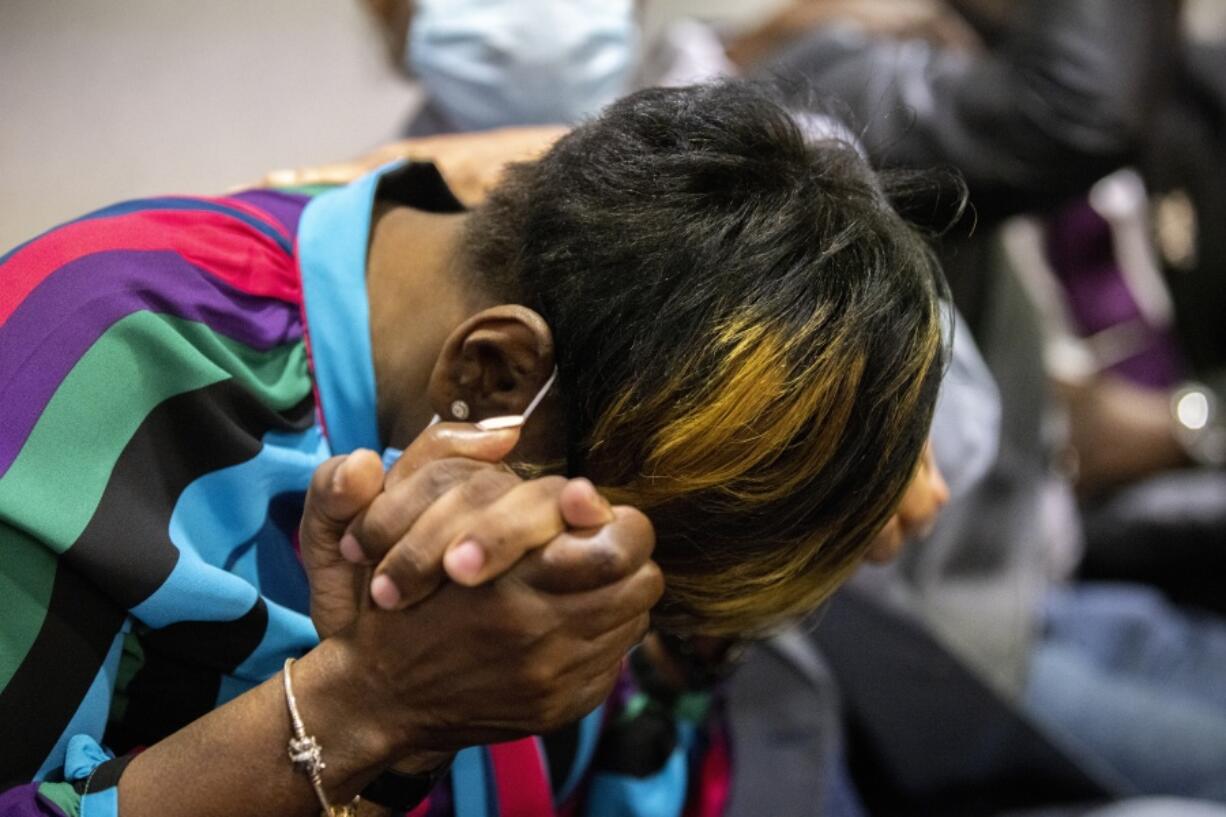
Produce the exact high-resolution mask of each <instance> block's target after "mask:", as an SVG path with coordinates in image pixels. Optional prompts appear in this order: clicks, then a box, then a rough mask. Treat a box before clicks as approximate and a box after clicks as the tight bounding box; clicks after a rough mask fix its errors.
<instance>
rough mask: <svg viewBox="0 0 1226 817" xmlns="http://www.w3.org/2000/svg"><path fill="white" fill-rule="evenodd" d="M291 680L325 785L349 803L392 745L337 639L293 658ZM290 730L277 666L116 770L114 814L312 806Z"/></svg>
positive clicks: (274, 814) (277, 816)
mask: <svg viewBox="0 0 1226 817" xmlns="http://www.w3.org/2000/svg"><path fill="white" fill-rule="evenodd" d="M293 683H294V689H295V692H296V697H297V699H298V703H299V709H300V712H301V715H302V719H303V721H304V723H305V725H306V730H307V733H308V734H311V735H314V736H315V738H316V739H317V740H318V741H319V744H320V746H321V747H322V750H323V757H324V761H325V763H326V768H325V769H324V770H323V773H322V779H323V786H324V790H325V792H326V793H327V795H328V797H329V800H330V801H332V802H333V803H335V804H344V803H347V802H349V801H350V800H351V799H352V798H353V797H354V796H355V795H356V794H357V793H358V792H359V791H361V789H362V788H363V787H364V786H365V785H366V784H367V783H369V782H370V781H371V780H373V779H374V777H375V776H376V775H378V773H379V772H380V771H381V769H382V768H383V766H384V765H386V763H387V759H388V758H389V757H390V756H392V753H393V752H395V751H397V749H396V748H394V747H393V741H392V740H391V739H390V738H389V737H388V736H387V735H386V734H382V733H381V732H382V730H380V729H379V728H378V727H377V726H375V725H373V724H375V719H374V718H372V717H371V714H370V713H369V712H368V711H365V710H367V707H366V706H365V705H364V704H363V701H362V697H363V696H362V694H361V692H362V691H361V689H360V687H359V684H358V682H357V679H350V678H349V677H348V676H347V667H346V661H345V656H344V652H343V650H341V649H338V648H337V647H336V645H335V644H332V643H331V642H325V643H324V644H323V645H321V646H320V647H318V648H316V649H315V650H313V651H312V652H311V653H309V654H308V655H307V656H305V657H304V658H302V659H301V660H300V661H298V662H297V663H295V664H294V667H293ZM291 734H292V727H291V723H290V717H289V714H288V708H287V705H286V700H285V694H284V692H283V687H282V678H281V675H280V673H278V674H277V675H276V676H275V677H273V678H271V679H269V680H268V681H266V682H264V683H263V684H261V685H260V686H259V687H257V688H255V689H253V690H251V691H250V692H248V693H246V694H244V695H241V696H239V697H238V698H236V699H235V700H233V701H231V702H230V703H228V704H226V705H225V706H222V707H220V708H218V709H216V710H214V711H213V712H211V713H210V714H208V715H206V716H205V717H203V718H201V719H200V720H198V721H196V722H194V723H192V724H190V725H189V726H187V727H186V728H184V729H182V730H180V731H178V732H176V733H175V734H173V735H171V736H170V737H168V738H166V739H164V740H162V741H159V742H158V743H156V744H154V745H153V746H151V747H149V748H148V749H147V750H145V751H144V752H142V753H141V754H140V755H138V756H137V757H136V758H135V759H134V760H133V761H132V763H131V764H130V765H129V766H128V768H127V769H126V771H125V772H124V774H123V777H122V778H121V779H120V783H119V805H120V813H121V814H123V815H124V817H144V815H159V816H160V817H167V816H168V815H183V816H184V817H187V816H188V815H191V816H192V817H197V816H199V817H205V815H219V817H220V815H232V814H261V815H268V817H291V815H293V816H294V817H297V816H298V815H301V816H302V817H307V815H316V814H318V813H319V810H320V809H319V802H318V800H317V799H316V796H315V792H314V790H313V789H312V787H311V782H310V780H309V778H308V777H307V776H306V775H304V774H302V773H301V772H299V771H297V770H296V769H295V768H294V767H293V766H292V765H291V763H290V761H289V758H288V756H287V751H286V747H287V744H288V741H289V738H290V736H291ZM363 813H365V812H363Z"/></svg>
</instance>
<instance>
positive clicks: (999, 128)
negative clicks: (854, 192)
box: [764, 0, 1176, 217]
mask: <svg viewBox="0 0 1226 817" xmlns="http://www.w3.org/2000/svg"><path fill="white" fill-rule="evenodd" d="M1025 6H1026V10H1025V11H1024V12H1021V14H1022V20H1021V21H1020V22H1019V23H1018V24H1017V25H1016V26H1015V27H1014V28H1013V29H1012V30H1011V31H1010V32H1009V34H1008V36H1007V37H1006V38H1005V39H1004V40H1002V41H1001V42H1000V43H999V45H998V47H996V48H994V49H992V50H991V51H990V52H988V53H986V54H982V55H980V54H974V53H968V52H955V51H951V50H946V49H942V48H940V47H938V46H934V45H932V44H930V43H927V42H923V41H919V40H901V41H891V40H884V39H874V38H870V37H868V36H866V35H863V34H861V33H860V32H858V31H857V30H854V29H851V28H847V27H828V28H825V29H822V30H820V31H818V32H816V33H815V34H813V35H810V37H808V38H807V39H805V40H804V41H801V42H800V43H797V44H796V45H794V46H793V47H791V48H789V49H786V50H785V51H784V52H783V53H782V54H781V55H780V56H779V57H777V58H776V59H775V60H773V61H772V62H771V63H769V64H768V65H766V66H765V69H764V73H766V74H767V75H769V76H772V77H777V78H782V79H783V81H784V83H785V88H790V87H793V86H795V84H796V81H797V80H801V81H803V90H801V91H800V93H803V94H804V95H805V96H811V94H812V93H814V92H815V93H817V94H818V95H820V96H821V97H827V96H829V97H831V98H833V99H835V100H838V101H837V102H836V103H834V104H835V105H836V106H845V108H846V109H847V110H846V113H847V114H850V119H851V120H852V122H853V123H854V125H855V126H856V128H858V129H859V130H860V132H861V133H862V139H863V142H864V143H865V145H866V146H867V148H868V150H869V152H870V153H871V154H872V157H873V159H874V161H875V162H877V163H878V164H881V165H883V166H890V167H904V168H928V167H934V166H949V167H954V168H956V169H958V170H959V171H961V173H962V174H963V175H964V176H965V178H966V180H967V183H968V185H969V187H970V190H971V194H972V201H973V202H974V203H975V205H976V207H977V208H978V210H979V211H980V215H981V216H984V215H986V216H989V217H1001V216H1006V215H1010V214H1013V213H1017V212H1022V211H1025V210H1029V209H1034V208H1035V207H1036V206H1038V205H1040V204H1042V203H1044V202H1051V201H1055V200H1058V199H1059V198H1061V197H1063V196H1065V195H1068V194H1069V193H1071V192H1075V191H1077V190H1079V189H1084V188H1085V187H1086V186H1088V185H1089V184H1090V183H1092V182H1093V181H1095V180H1096V179H1098V178H1100V177H1101V176H1102V175H1105V173H1107V172H1109V171H1111V170H1113V169H1115V168H1117V167H1118V166H1119V165H1120V164H1121V163H1124V162H1127V161H1128V160H1129V159H1130V158H1131V157H1132V155H1133V154H1134V153H1135V151H1136V149H1137V148H1138V147H1139V146H1140V142H1141V139H1142V136H1143V135H1144V133H1145V131H1146V130H1147V128H1148V125H1149V121H1150V118H1151V116H1152V114H1153V110H1154V108H1155V106H1156V104H1157V102H1158V101H1160V99H1161V97H1162V95H1163V92H1164V89H1165V87H1166V84H1167V80H1168V78H1169V76H1170V74H1171V71H1172V67H1171V63H1172V62H1173V55H1174V52H1175V35H1176V21H1175V4H1172V3H1170V2H1168V1H1167V0H1138V1H1137V2H1135V3H1127V4H1120V3H1117V2H1114V0H1034V2H1030V3H1027V4H1025ZM804 101H807V100H802V102H804Z"/></svg>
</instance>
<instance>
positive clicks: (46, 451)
mask: <svg viewBox="0 0 1226 817" xmlns="http://www.w3.org/2000/svg"><path fill="white" fill-rule="evenodd" d="M230 377H233V378H234V379H235V380H236V381H238V383H239V384H241V385H242V386H243V387H245V388H246V389H248V390H249V391H250V392H251V393H252V394H253V395H254V396H255V397H256V398H257V399H258V400H260V401H261V402H262V403H264V404H265V405H267V406H268V407H269V408H271V409H273V410H275V411H284V410H286V409H289V408H291V407H292V406H294V405H296V404H297V403H299V402H300V401H302V400H303V399H304V398H305V397H306V396H307V395H309V394H310V393H311V381H310V378H309V375H308V372H307V358H306V348H305V346H304V345H303V344H302V343H301V342H295V343H290V344H285V345H282V346H277V347H274V348H272V349H270V350H267V351H263V352H260V351H256V350H254V349H251V348H250V347H248V346H245V345H243V344H241V343H239V342H237V341H235V340H232V339H230V338H227V337H225V336H223V335H219V334H217V333H215V332H213V331H212V330H211V329H209V328H208V327H207V326H205V325H204V324H202V323H198V322H196V321H191V320H186V319H183V318H176V317H172V316H167V315H158V314H154V313H152V312H137V313H134V314H132V315H129V316H128V317H126V318H124V319H122V320H120V321H118V322H116V323H115V325H113V326H112V327H111V328H110V329H108V330H107V331H106V332H105V333H104V334H103V335H102V336H101V337H100V338H99V339H98V340H97V341H96V342H95V343H94V345H93V346H91V347H90V349H89V351H88V352H86V353H85V354H84V355H82V356H81V359H80V360H79V361H77V364H76V365H75V366H74V367H73V369H72V371H71V372H70V373H69V374H68V376H67V377H66V378H64V381H63V382H62V383H61V384H60V387H59V388H58V389H57V390H56V392H55V395H54V397H52V399H51V401H50V402H49V403H48V404H47V408H46V409H45V410H44V411H43V413H42V415H41V416H40V417H39V420H38V423H37V424H36V425H35V427H34V429H33V431H32V432H31V434H30V436H29V438H28V439H27V440H26V443H25V445H24V447H23V448H22V450H21V453H20V455H19V456H18V457H17V459H16V460H15V461H14V462H13V465H12V467H11V468H9V470H8V473H6V474H5V475H4V477H3V478H0V522H8V523H9V524H12V525H13V526H15V527H17V528H19V529H22V530H24V531H25V532H27V533H29V534H31V535H33V536H34V537H36V538H38V539H40V540H42V541H43V542H44V543H45V544H46V545H48V546H49V547H50V548H52V550H54V551H55V552H56V553H63V552H64V551H65V550H67V549H68V548H69V547H71V546H72V543H73V542H75V541H76V539H77V537H78V536H79V535H80V534H81V531H82V530H84V529H85V526H86V524H88V522H89V520H90V517H91V516H92V515H93V513H94V510H95V509H96V507H97V505H98V502H99V500H100V499H101V498H102V494H103V491H104V490H105V488H106V484H107V481H108V479H109V478H110V474H111V470H112V469H113V468H114V466H115V462H116V460H117V459H118V458H119V456H120V454H121V453H122V452H123V449H124V446H125V445H127V443H128V441H129V440H130V439H131V438H132V435H133V434H134V433H135V432H136V430H137V429H138V428H139V427H140V424H141V422H142V421H143V420H144V419H145V416H146V415H148V414H149V412H151V411H152V410H153V409H154V408H155V407H156V406H157V405H158V404H160V403H161V402H162V401H164V400H166V399H168V398H170V397H173V396H175V395H176V394H182V393H184V392H187V391H191V390H193V389H199V388H203V387H205V386H209V385H212V384H213V383H217V382H220V381H222V380H225V379H227V378H230ZM191 433H192V429H190V428H185V429H183V434H184V437H185V439H190V436H191Z"/></svg>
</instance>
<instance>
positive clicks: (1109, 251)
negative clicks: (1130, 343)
mask: <svg viewBox="0 0 1226 817" xmlns="http://www.w3.org/2000/svg"><path fill="white" fill-rule="evenodd" d="M1047 255H1048V259H1049V260H1050V262H1051V266H1052V269H1053V270H1054V271H1055V273H1056V277H1057V278H1058V279H1059V280H1060V283H1061V285H1062V286H1063V287H1064V292H1065V295H1066V296H1067V298H1068V307H1069V311H1070V312H1071V313H1072V316H1073V320H1074V321H1075V322H1076V324H1077V326H1076V329H1077V331H1078V332H1079V333H1080V335H1081V336H1082V337H1089V336H1091V335H1095V334H1097V333H1099V332H1102V331H1104V330H1106V329H1110V328H1111V327H1113V326H1118V325H1121V324H1128V323H1131V324H1135V325H1137V326H1139V327H1143V328H1144V335H1143V340H1144V342H1143V343H1142V344H1141V345H1140V347H1139V349H1138V351H1137V352H1136V353H1135V354H1133V355H1131V356H1129V357H1126V358H1124V359H1123V360H1121V361H1119V362H1117V363H1115V364H1113V365H1112V366H1110V367H1108V371H1111V372H1113V373H1115V374H1117V375H1120V376H1121V377H1124V378H1125V379H1127V380H1131V381H1132V382H1133V383H1136V384H1137V385H1139V386H1148V387H1151V388H1155V389H1164V388H1171V387H1173V386H1175V385H1176V384H1178V383H1179V381H1180V380H1181V379H1182V375H1183V371H1184V366H1183V361H1182V358H1181V355H1180V353H1179V349H1178V348H1177V346H1176V344H1175V338H1174V335H1173V334H1172V333H1171V332H1170V331H1169V330H1167V329H1164V328H1161V327H1155V326H1150V325H1148V324H1146V323H1145V320H1144V317H1143V315H1142V313H1141V309H1140V307H1139V306H1138V305H1137V302H1136V300H1135V299H1134V298H1133V295H1132V292H1131V291H1130V290H1129V288H1128V283H1127V281H1126V280H1125V279H1124V275H1123V272H1122V271H1121V270H1120V265H1119V262H1118V261H1117V260H1116V257H1115V245H1114V241H1113V237H1112V233H1111V225H1110V224H1108V223H1107V221H1106V220H1105V219H1104V218H1103V217H1102V216H1100V215H1099V214H1098V212H1097V211H1095V210H1094V208H1093V207H1091V206H1090V202H1089V200H1088V199H1085V198H1081V199H1078V200H1077V201H1076V202H1074V203H1073V204H1070V205H1068V206H1067V207H1064V208H1063V209H1062V210H1060V211H1058V212H1057V214H1056V215H1055V216H1053V217H1052V218H1051V219H1050V220H1049V222H1048V225H1047Z"/></svg>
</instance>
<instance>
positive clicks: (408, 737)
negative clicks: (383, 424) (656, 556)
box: [300, 423, 663, 770]
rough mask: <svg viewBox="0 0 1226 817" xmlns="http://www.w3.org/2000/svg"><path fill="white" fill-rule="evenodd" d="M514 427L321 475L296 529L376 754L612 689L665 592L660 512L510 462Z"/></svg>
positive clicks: (417, 749) (328, 466) (546, 725)
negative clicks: (659, 560) (524, 474)
mask: <svg viewBox="0 0 1226 817" xmlns="http://www.w3.org/2000/svg"><path fill="white" fill-rule="evenodd" d="M518 437H519V429H518V428H517V427H512V428H504V429H499V430H493V431H483V430H481V429H480V428H479V427H477V426H474V425H471V424H460V423H442V424H438V425H435V426H432V427H431V428H429V429H427V430H426V431H425V432H423V433H422V434H421V435H420V436H419V437H418V438H417V439H416V440H415V441H414V442H413V443H412V444H411V445H410V446H409V447H408V448H407V449H406V450H405V452H404V454H403V455H402V456H401V458H400V460H399V461H398V462H397V463H396V464H395V466H394V467H393V468H392V469H391V470H390V471H388V472H387V473H386V474H384V471H383V466H382V463H381V461H380V458H379V457H378V456H377V455H376V454H375V453H374V452H373V451H357V452H354V453H352V454H350V455H348V456H345V457H334V458H332V459H330V460H328V461H327V462H325V463H324V464H323V465H321V466H320V467H319V468H318V469H317V471H316V473H315V475H314V477H313V479H312V483H311V486H310V490H309V492H308V496H307V502H306V507H305V511H304V515H303V520H302V525H301V530H300V544H301V551H302V558H303V561H304V564H305V566H306V569H307V574H308V578H309V580H310V585H311V617H312V620H313V621H314V623H315V626H316V629H317V630H318V632H319V635H320V638H321V639H324V640H327V641H330V642H332V645H333V646H336V647H339V650H336V651H335V652H336V654H338V655H341V656H343V659H342V660H343V661H344V662H346V664H347V667H346V672H347V677H351V678H352V682H353V684H354V685H355V686H356V688H357V689H358V690H359V691H360V693H359V694H360V695H361V700H364V701H368V702H369V706H368V707H366V709H368V710H369V711H370V712H371V713H372V717H371V719H370V722H369V723H364V724H361V725H355V728H359V727H360V728H363V729H366V730H367V733H368V734H367V736H366V742H365V744H364V745H365V746H366V747H367V750H368V751H369V752H370V753H371V754H372V758H371V760H372V762H374V763H380V762H381V763H383V764H385V765H386V764H391V763H392V762H393V761H400V762H399V763H398V765H397V768H405V769H409V770H412V769H413V768H414V767H420V768H427V767H429V766H430V765H431V764H432V760H433V759H436V758H438V757H440V756H444V755H445V754H447V753H450V752H454V751H456V750H457V749H460V748H463V747H465V746H471V745H478V744H487V743H494V742H499V741H504V740H509V739H513V738H518V737H521V736H524V735H528V734H537V733H540V732H544V731H549V730H551V729H555V728H558V727H560V726H562V725H564V724H566V723H568V722H571V721H573V720H576V719H578V718H580V717H582V716H583V715H584V714H586V713H587V712H589V711H591V710H592V709H593V708H595V706H597V705H598V704H599V703H600V702H601V701H602V700H603V699H604V698H605V697H606V696H607V695H608V693H609V691H610V690H611V688H612V686H613V684H614V682H615V681H616V678H617V674H618V671H619V668H620V664H621V659H622V657H623V656H624V655H625V653H626V652H627V650H628V649H629V648H630V647H631V646H633V645H634V644H635V643H636V642H637V641H638V640H639V639H640V638H642V636H643V634H644V633H645V632H646V630H647V627H648V616H649V611H650V609H651V607H652V606H653V605H654V604H655V602H656V601H657V600H658V599H659V597H660V595H661V593H662V592H663V578H662V576H661V574H660V571H659V568H658V567H657V566H656V565H655V563H654V562H652V561H651V560H650V557H651V551H652V548H653V546H654V535H653V532H652V528H651V524H650V522H649V521H648V520H647V518H646V517H645V516H644V515H643V514H642V513H641V512H639V511H637V510H635V509H633V508H630V507H611V506H609V504H608V503H607V502H605V500H604V499H603V498H602V497H601V496H600V495H599V493H598V492H597V491H596V490H595V488H594V487H593V486H592V484H591V483H590V482H588V481H587V480H584V479H570V480H568V479H565V478H563V477H556V476H549V477H542V478H539V479H532V480H524V479H522V478H520V477H519V476H517V475H515V474H514V473H512V472H511V471H510V470H509V469H507V468H506V467H505V466H503V465H502V461H503V459H504V458H505V457H506V456H507V454H508V453H509V452H510V451H511V449H512V448H514V446H515V444H516V442H517V441H518Z"/></svg>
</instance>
